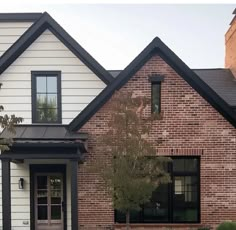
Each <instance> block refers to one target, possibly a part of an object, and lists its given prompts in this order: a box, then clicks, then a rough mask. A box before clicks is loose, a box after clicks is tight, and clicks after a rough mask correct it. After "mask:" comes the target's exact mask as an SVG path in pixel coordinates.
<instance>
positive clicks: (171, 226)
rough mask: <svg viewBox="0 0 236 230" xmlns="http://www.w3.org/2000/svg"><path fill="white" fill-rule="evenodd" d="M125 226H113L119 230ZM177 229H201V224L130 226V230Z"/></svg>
mask: <svg viewBox="0 0 236 230" xmlns="http://www.w3.org/2000/svg"><path fill="white" fill-rule="evenodd" d="M125 226H126V225H125V224H118V223H116V224H114V227H115V229H121V228H124V227H125ZM155 227H156V228H164V227H165V228H173V229H174V228H179V229H182V228H200V227H203V225H202V224H200V223H197V224H192V223H185V224H168V223H166V224H156V223H155V224H144V223H140V224H130V228H131V229H132V228H133V229H135V228H142V229H143V228H145V229H148V228H155Z"/></svg>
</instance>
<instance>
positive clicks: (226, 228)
mask: <svg viewBox="0 0 236 230" xmlns="http://www.w3.org/2000/svg"><path fill="white" fill-rule="evenodd" d="M216 230H236V223H235V222H223V223H221V224H220V225H219V226H218V227H217V228H216Z"/></svg>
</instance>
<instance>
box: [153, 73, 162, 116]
mask: <svg viewBox="0 0 236 230" xmlns="http://www.w3.org/2000/svg"><path fill="white" fill-rule="evenodd" d="M149 81H150V82H151V111H152V113H153V114H160V112H161V82H162V81H164V76H161V75H158V74H154V75H151V76H149Z"/></svg>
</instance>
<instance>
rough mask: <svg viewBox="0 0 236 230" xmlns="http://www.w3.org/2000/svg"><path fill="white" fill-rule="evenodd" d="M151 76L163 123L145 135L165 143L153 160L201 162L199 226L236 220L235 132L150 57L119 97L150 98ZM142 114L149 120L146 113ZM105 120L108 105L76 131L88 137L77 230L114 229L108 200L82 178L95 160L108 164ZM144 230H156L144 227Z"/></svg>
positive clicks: (90, 179)
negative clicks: (102, 139) (157, 83)
mask: <svg viewBox="0 0 236 230" xmlns="http://www.w3.org/2000/svg"><path fill="white" fill-rule="evenodd" d="M153 73H157V74H162V75H164V76H165V80H164V82H163V83H162V92H161V103H162V105H161V108H162V111H163V119H162V120H156V121H155V122H154V124H153V130H152V132H151V135H150V138H151V139H152V140H153V141H157V139H158V138H160V137H161V138H164V139H165V141H164V142H163V143H162V144H161V145H160V146H157V154H159V155H186V156H187V155H198V156H201V224H202V225H211V226H212V227H214V228H215V226H216V225H217V224H218V223H220V222H222V221H224V220H236V129H235V128H234V127H233V126H232V125H231V124H230V123H229V122H228V121H226V120H225V119H224V118H223V117H222V116H221V115H220V114H219V113H218V112H217V111H216V110H215V109H214V108H213V107H211V105H209V103H208V102H206V101H205V100H204V99H203V98H202V97H201V96H200V95H199V94H198V93H197V92H195V91H194V90H193V89H192V88H191V87H190V86H189V85H188V84H187V83H186V82H185V81H184V80H183V79H182V78H181V77H180V76H179V75H178V74H177V73H176V72H175V71H174V70H173V69H172V68H171V67H170V66H168V64H166V63H165V61H163V60H162V59H161V58H160V57H158V56H154V57H152V58H151V59H150V60H149V61H148V62H147V63H146V64H145V65H144V66H143V67H142V68H141V69H140V70H139V71H138V72H137V73H136V74H135V76H133V77H132V78H131V79H130V81H129V82H128V83H127V84H126V85H125V86H124V87H123V88H122V89H121V91H123V92H126V91H132V92H134V93H135V94H136V95H144V96H146V97H149V98H150V96H151V94H150V93H151V88H150V87H151V84H150V82H149V81H148V75H150V74H153ZM146 113H147V114H148V113H149V114H150V107H149V108H147V110H146ZM108 119H109V102H108V103H106V104H105V105H104V106H103V107H102V108H101V109H100V110H99V111H98V112H97V113H96V114H95V115H94V116H93V117H92V118H91V119H90V120H89V121H88V122H87V124H86V125H85V126H84V127H83V128H82V130H81V131H84V132H88V133H89V142H88V146H89V154H88V156H87V160H86V163H85V164H84V165H82V166H80V170H79V224H80V225H81V228H80V229H82V230H84V229H112V226H113V224H114V217H113V216H114V213H113V208H112V204H111V199H110V198H109V196H108V194H107V192H106V191H105V189H103V187H102V182H101V181H99V179H98V178H97V177H96V175H92V174H90V173H88V172H87V166H88V165H89V164H92V162H93V160H96V158H97V157H104V159H107V155H106V153H104V152H103V151H102V150H101V146H100V145H99V140H98V137H99V135H101V134H102V133H104V132H106V130H107V120H108ZM186 226H188V225H186ZM167 227H168V229H169V228H170V225H168V226H167ZM189 227H191V225H189V226H188V227H187V228H186V229H189ZM116 228H117V229H119V228H118V227H116ZM134 229H144V228H143V227H142V228H138V227H137V226H135V227H134ZM145 229H159V228H158V225H155V226H153V225H152V227H151V226H150V228H148V227H147V225H146V227H145ZM162 229H163V228H162ZM172 229H184V227H183V226H181V227H180V228H177V227H176V226H175V227H173V228H172ZM191 229H194V226H192V228H191ZM195 229H196V228H195Z"/></svg>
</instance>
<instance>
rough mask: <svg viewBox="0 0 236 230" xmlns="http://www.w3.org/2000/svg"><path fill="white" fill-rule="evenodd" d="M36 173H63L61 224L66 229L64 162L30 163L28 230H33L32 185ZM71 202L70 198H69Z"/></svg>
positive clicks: (33, 184) (33, 195)
mask: <svg viewBox="0 0 236 230" xmlns="http://www.w3.org/2000/svg"><path fill="white" fill-rule="evenodd" d="M36 173H62V174H63V200H64V201H63V202H64V204H63V206H64V212H63V218H64V220H63V223H64V224H63V225H64V230H66V229H67V205H66V204H67V196H66V195H67V194H66V193H67V191H66V184H67V182H66V165H64V164H50V165H49V164H46V165H35V164H31V165H30V230H35V212H34V210H35V207H34V197H35V194H34V186H35V180H34V176H35V174H36ZM71 203H72V200H71Z"/></svg>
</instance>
